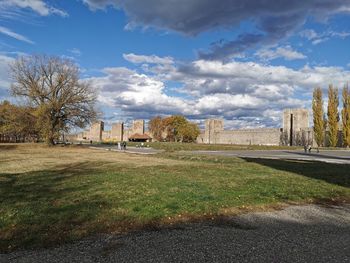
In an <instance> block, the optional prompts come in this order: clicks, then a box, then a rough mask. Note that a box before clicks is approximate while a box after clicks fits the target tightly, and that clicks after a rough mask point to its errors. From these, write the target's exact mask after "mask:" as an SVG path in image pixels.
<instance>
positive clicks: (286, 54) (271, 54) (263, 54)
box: [256, 46, 306, 60]
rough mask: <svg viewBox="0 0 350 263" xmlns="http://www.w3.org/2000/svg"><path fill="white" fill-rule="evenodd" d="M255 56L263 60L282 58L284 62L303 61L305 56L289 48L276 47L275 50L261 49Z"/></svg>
mask: <svg viewBox="0 0 350 263" xmlns="http://www.w3.org/2000/svg"><path fill="white" fill-rule="evenodd" d="M256 55H257V56H258V57H260V58H262V59H264V60H274V59H276V58H284V59H285V60H296V59H305V58H306V56H305V55H304V54H302V53H300V52H298V51H296V50H293V49H292V47H291V46H285V47H278V48H276V49H261V50H259V51H258V52H256Z"/></svg>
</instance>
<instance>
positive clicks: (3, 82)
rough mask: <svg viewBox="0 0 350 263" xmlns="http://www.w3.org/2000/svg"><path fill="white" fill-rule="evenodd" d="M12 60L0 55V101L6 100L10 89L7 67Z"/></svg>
mask: <svg viewBox="0 0 350 263" xmlns="http://www.w3.org/2000/svg"><path fill="white" fill-rule="evenodd" d="M12 62H14V58H12V57H10V56H7V55H5V54H1V53H0V100H4V99H7V97H8V89H9V87H10V83H11V80H10V77H9V65H10V64H11V63H12Z"/></svg>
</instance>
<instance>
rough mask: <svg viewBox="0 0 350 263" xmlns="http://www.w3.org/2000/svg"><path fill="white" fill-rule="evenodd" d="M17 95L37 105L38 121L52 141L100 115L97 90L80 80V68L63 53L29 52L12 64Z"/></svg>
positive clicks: (43, 132) (13, 92) (14, 88)
mask: <svg viewBox="0 0 350 263" xmlns="http://www.w3.org/2000/svg"><path fill="white" fill-rule="evenodd" d="M11 75H12V79H13V82H14V83H13V84H12V85H11V92H12V94H13V95H14V96H18V97H23V98H25V99H26V100H27V102H28V103H29V105H30V106H32V107H35V108H36V115H37V118H38V125H39V127H40V131H41V133H42V136H43V138H45V140H46V142H47V143H48V144H50V145H52V144H54V141H55V140H56V139H58V137H59V135H60V133H61V132H66V131H68V130H69V129H70V128H72V127H80V128H83V127H85V126H86V125H87V124H89V123H91V121H92V120H93V119H94V118H95V117H96V111H95V109H94V105H95V102H96V94H95V92H94V91H93V90H92V88H91V86H90V85H89V83H88V82H83V81H80V80H79V69H78V67H77V66H76V65H75V64H74V63H73V62H72V61H71V60H67V59H62V58H59V57H50V56H27V57H21V58H19V59H17V60H16V61H15V62H14V63H13V64H12V65H11Z"/></svg>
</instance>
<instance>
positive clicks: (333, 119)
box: [327, 85, 339, 147]
mask: <svg viewBox="0 0 350 263" xmlns="http://www.w3.org/2000/svg"><path fill="white" fill-rule="evenodd" d="M338 107H339V96H338V89H337V88H335V87H333V86H332V85H329V88H328V109H327V117H328V129H329V144H330V146H331V147H335V146H337V143H338V130H339V111H338Z"/></svg>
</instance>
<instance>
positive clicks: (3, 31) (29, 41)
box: [0, 26, 34, 44]
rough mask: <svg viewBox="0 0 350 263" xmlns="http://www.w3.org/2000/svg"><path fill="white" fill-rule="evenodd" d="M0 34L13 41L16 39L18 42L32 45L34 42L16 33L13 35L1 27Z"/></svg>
mask: <svg viewBox="0 0 350 263" xmlns="http://www.w3.org/2000/svg"><path fill="white" fill-rule="evenodd" d="M0 33H2V34H4V35H7V36H9V37H12V38H14V39H17V40H19V41H23V42H27V43H29V44H34V42H33V41H32V40H30V39H29V38H27V37H25V36H22V35H20V34H18V33H15V32H13V31H11V30H10V29H8V28H6V27H3V26H0Z"/></svg>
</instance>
